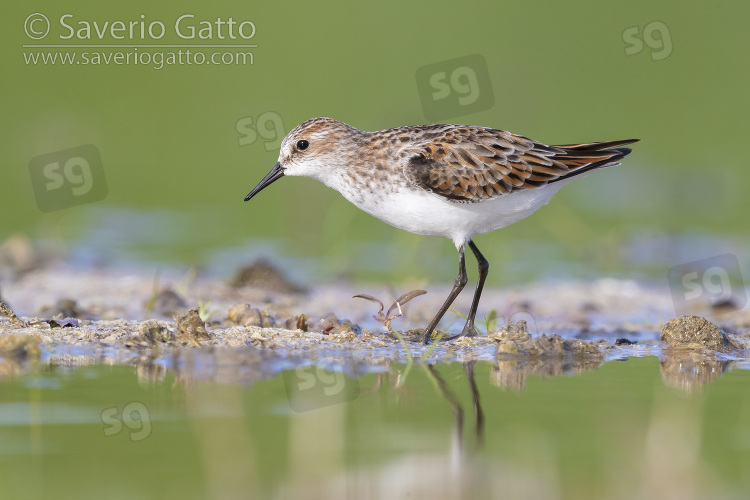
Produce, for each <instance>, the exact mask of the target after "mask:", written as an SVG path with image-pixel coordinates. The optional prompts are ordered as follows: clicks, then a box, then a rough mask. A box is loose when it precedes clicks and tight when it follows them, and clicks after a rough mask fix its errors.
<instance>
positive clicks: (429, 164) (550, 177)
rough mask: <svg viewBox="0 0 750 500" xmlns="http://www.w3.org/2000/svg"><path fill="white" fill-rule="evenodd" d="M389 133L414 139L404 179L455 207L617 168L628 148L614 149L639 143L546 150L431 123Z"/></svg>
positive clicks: (486, 131) (489, 132)
mask: <svg viewBox="0 0 750 500" xmlns="http://www.w3.org/2000/svg"><path fill="white" fill-rule="evenodd" d="M393 131H394V133H397V134H398V135H399V136H400V137H404V136H407V137H408V136H410V135H411V137H410V138H411V139H413V140H414V142H413V145H414V146H413V148H408V155H407V157H406V158H405V164H404V174H405V175H406V177H407V179H409V181H410V182H412V183H413V184H414V185H416V186H419V187H421V188H422V189H426V190H427V191H430V192H432V193H435V194H437V195H440V196H442V197H444V198H445V199H447V200H450V201H453V202H457V203H476V202H479V201H483V200H487V199H491V198H495V197H497V196H501V195H504V194H508V193H511V192H513V191H516V190H519V189H532V188H538V187H541V186H544V185H546V184H549V183H551V182H556V181H560V180H563V179H567V178H569V177H572V176H574V175H578V174H581V173H584V172H588V171H590V170H593V169H597V168H601V167H606V166H614V165H619V163H618V162H619V160H620V159H622V158H623V157H624V156H625V155H627V154H628V153H630V151H631V150H630V149H628V148H618V147H617V146H622V145H625V144H630V143H633V142H637V141H638V139H627V140H620V141H609V142H592V143H585V144H567V145H560V146H547V145H545V144H542V143H540V142H537V141H533V140H531V139H528V138H526V137H523V136H520V135H515V134H512V133H510V132H506V131H504V130H495V129H490V128H483V127H463V126H458V127H457V126H455V125H431V126H425V127H402V128H401V129H393ZM411 131H413V132H414V134H413V135H412V134H410V133H409V132H411ZM420 139H422V141H420ZM424 139H427V140H424Z"/></svg>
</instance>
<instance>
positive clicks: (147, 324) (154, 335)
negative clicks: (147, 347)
mask: <svg viewBox="0 0 750 500" xmlns="http://www.w3.org/2000/svg"><path fill="white" fill-rule="evenodd" d="M138 334H139V335H140V336H141V338H143V339H144V340H146V341H147V342H148V343H149V344H152V345H153V344H158V343H164V342H170V341H172V340H174V338H175V336H174V334H173V333H172V332H171V331H170V330H169V328H167V326H166V325H165V324H164V323H161V322H159V321H156V320H155V319H150V320H148V321H144V322H143V323H141V324H140V325H138Z"/></svg>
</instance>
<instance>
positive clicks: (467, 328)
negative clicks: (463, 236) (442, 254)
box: [461, 240, 490, 337]
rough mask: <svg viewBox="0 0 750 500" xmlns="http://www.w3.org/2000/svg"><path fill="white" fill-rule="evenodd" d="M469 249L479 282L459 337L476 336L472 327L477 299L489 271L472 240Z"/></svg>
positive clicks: (485, 260) (487, 264) (477, 304)
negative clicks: (473, 259) (473, 258)
mask: <svg viewBox="0 0 750 500" xmlns="http://www.w3.org/2000/svg"><path fill="white" fill-rule="evenodd" d="M469 248H471V251H472V252H474V257H476V258H477V265H478V266H479V280H478V281H477V289H476V290H475V291H474V298H473V299H472V301H471V309H469V317H468V318H467V319H466V325H464V331H463V332H461V337H464V336H466V337H473V336H474V335H476V334H477V329H476V328H475V327H474V318H475V317H476V315H477V307H478V306H479V297H480V296H481V295H482V288H484V280H485V279H486V278H487V272H488V271H489V270H490V263H489V262H487V259H485V258H484V255H482V252H480V251H479V249H478V248H477V246H476V245H475V244H474V242H473V241H472V240H469Z"/></svg>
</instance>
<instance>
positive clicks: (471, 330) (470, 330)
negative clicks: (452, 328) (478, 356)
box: [457, 321, 479, 337]
mask: <svg viewBox="0 0 750 500" xmlns="http://www.w3.org/2000/svg"><path fill="white" fill-rule="evenodd" d="M477 335H479V332H478V331H477V327H475V326H474V322H473V321H471V322H469V321H467V322H466V325H464V330H463V331H462V332H461V334H460V335H457V336H458V337H476V336H477Z"/></svg>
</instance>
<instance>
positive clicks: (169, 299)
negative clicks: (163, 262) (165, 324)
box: [153, 288, 188, 316]
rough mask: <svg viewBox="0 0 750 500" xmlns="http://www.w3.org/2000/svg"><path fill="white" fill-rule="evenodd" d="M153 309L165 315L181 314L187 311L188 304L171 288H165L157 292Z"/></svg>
mask: <svg viewBox="0 0 750 500" xmlns="http://www.w3.org/2000/svg"><path fill="white" fill-rule="evenodd" d="M153 310H154V312H156V313H157V314H162V315H164V316H179V315H183V314H185V313H186V312H187V310H188V304H187V302H185V299H183V298H182V297H180V295H179V294H178V293H177V292H175V291H174V290H172V289H171V288H163V289H161V290H160V291H159V293H158V294H156V298H155V299H154V304H153Z"/></svg>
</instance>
